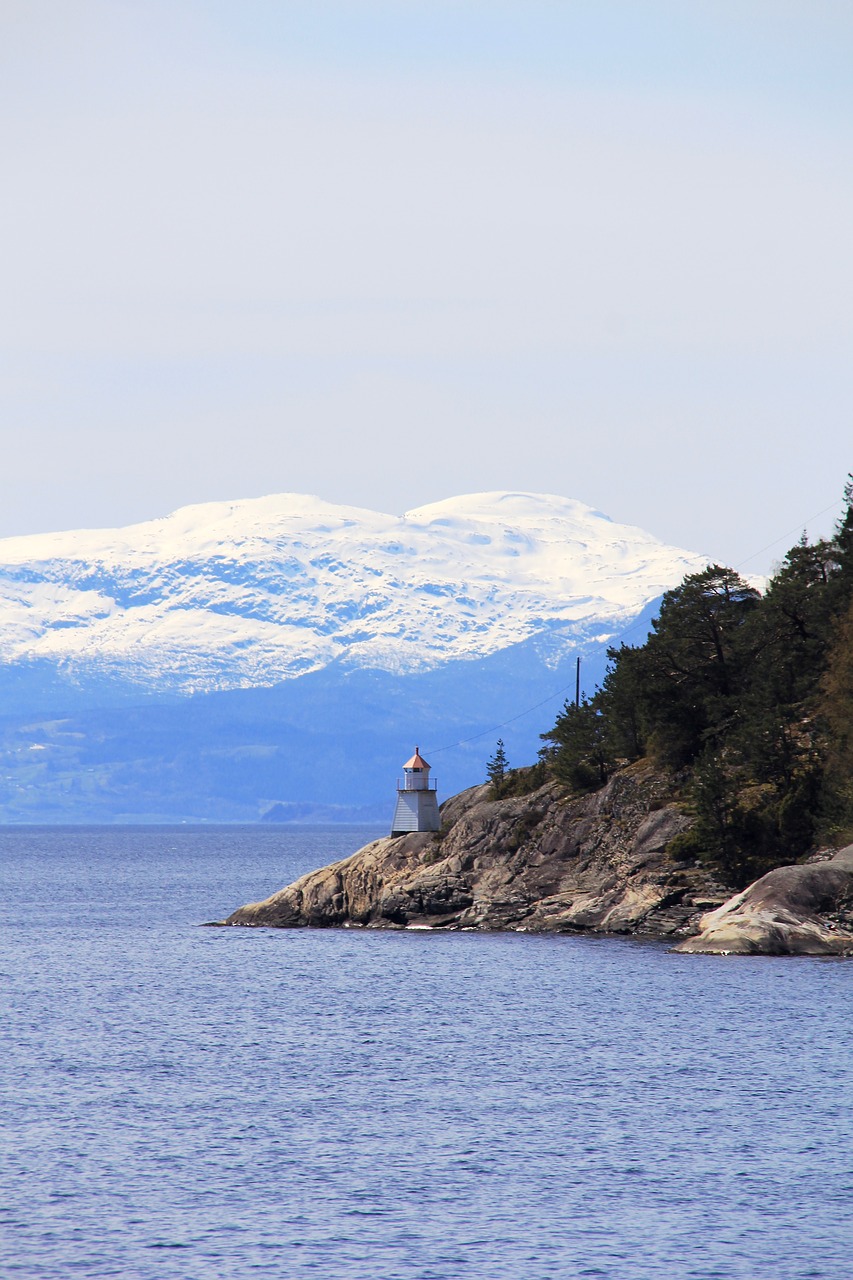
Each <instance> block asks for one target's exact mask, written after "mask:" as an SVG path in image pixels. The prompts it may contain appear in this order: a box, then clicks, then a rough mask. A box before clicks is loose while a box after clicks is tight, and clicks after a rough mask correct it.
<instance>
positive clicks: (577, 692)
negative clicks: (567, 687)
mask: <svg viewBox="0 0 853 1280" xmlns="http://www.w3.org/2000/svg"><path fill="white" fill-rule="evenodd" d="M580 704H581V659H580V654H578V661H577V667H576V668H575V706H576V707H579V706H580Z"/></svg>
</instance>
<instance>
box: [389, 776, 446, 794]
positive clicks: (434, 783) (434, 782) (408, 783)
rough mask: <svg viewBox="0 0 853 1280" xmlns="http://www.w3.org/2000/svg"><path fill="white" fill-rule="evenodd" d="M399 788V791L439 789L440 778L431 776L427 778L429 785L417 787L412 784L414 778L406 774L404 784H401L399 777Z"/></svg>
mask: <svg viewBox="0 0 853 1280" xmlns="http://www.w3.org/2000/svg"><path fill="white" fill-rule="evenodd" d="M397 790H398V791H437V790H438V778H429V779H428V780H427V785H426V786H425V787H424V786H420V787H415V786H413V785H412V779H411V778H410V777H409V776H408V775H406V777H404V778H403V780H402V785H401V782H400V779H399V778H398V779H397Z"/></svg>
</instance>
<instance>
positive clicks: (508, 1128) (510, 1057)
mask: <svg viewBox="0 0 853 1280" xmlns="http://www.w3.org/2000/svg"><path fill="white" fill-rule="evenodd" d="M373 834H375V833H372V832H369V831H365V830H363V829H362V830H357V829H352V828H348V829H342V828H337V829H332V828H328V829H323V830H321V829H316V828H315V829H307V830H303V831H296V830H293V829H288V830H284V829H276V828H268V827H252V828H248V827H224V828H223V827H220V828H198V827H179V828H171V827H168V828H167V827H145V828H39V829H36V828H17V829H16V828H6V829H3V830H2V831H0V863H2V894H3V928H2V962H0V980H2V991H3V1023H2V1026H3V1035H2V1054H0V1076H2V1099H0V1126H2V1139H3V1146H2V1155H0V1161H2V1172H0V1273H2V1275H3V1276H4V1277H6V1276H8V1277H32V1278H38V1280H53V1278H54V1277H57V1278H59V1277H62V1278H63V1280H65V1278H67V1277H69V1276H72V1277H73V1276H93V1277H94V1276H98V1277H101V1276H116V1277H122V1280H168V1278H171V1277H181V1278H182V1280H195V1278H196V1277H198V1278H199V1280H201V1278H204V1280H210V1278H214V1280H219V1278H223V1280H232V1278H236V1277H239V1278H240V1280H242V1278H243V1277H255V1276H258V1277H262V1276H270V1277H284V1278H287V1280H290V1278H293V1280H307V1278H308V1277H322V1278H323V1280H337V1278H341V1280H343V1278H344V1277H346V1280H386V1278H387V1280H455V1278H456V1277H462V1278H464V1277H478V1278H482V1280H504V1278H506V1280H510V1278H511V1280H540V1278H542V1280H544V1278H545V1277H606V1278H607V1280H733V1278H735V1277H737V1278H738V1280H740V1278H742V1280H764V1278H765V1277H766V1280H811V1278H814V1280H818V1278H820V1280H850V1277H851V1275H853V1247H851V1246H853V1235H851V1220H853V1215H851V1208H852V1207H853V1087H851V1077H853V1053H851V1050H853V1018H851V988H853V963H851V962H844V961H821V960H811V959H744V958H734V957H732V958H724V957H705V956H678V955H674V954H672V953H671V952H669V951H668V950H667V948H666V946H664V945H662V944H656V943H648V942H646V943H643V942H638V941H633V940H629V939H624V940H623V939H615V938H603V937H589V938H587V937H565V936H563V937H541V936H538V937H537V936H527V935H523V934H476V933H453V934H444V933H441V932H426V931H406V932H377V931H368V930H297V931H289V930H288V931H279V930H256V929H203V928H199V927H197V926H198V925H199V924H200V923H201V922H203V921H206V920H211V919H217V918H222V917H224V916H225V915H227V914H228V913H229V912H230V911H231V910H232V909H233V908H234V907H236V906H238V905H240V904H241V903H243V902H246V901H249V900H252V899H257V898H261V897H264V896H266V895H267V894H269V893H270V892H272V891H273V890H275V889H276V888H278V887H280V886H281V885H282V884H285V883H286V882H288V881H289V880H291V879H293V878H294V877H295V876H297V875H299V874H300V873H301V872H303V871H305V870H307V869H309V868H311V867H313V866H318V865H320V864H322V863H324V862H327V861H330V860H331V859H333V858H335V857H340V856H344V855H346V854H347V853H349V852H351V851H352V850H354V849H355V848H357V847H358V846H359V845H360V844H362V843H364V842H365V841H366V840H367V839H368V838H371V837H372V835H373Z"/></svg>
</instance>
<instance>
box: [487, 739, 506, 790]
mask: <svg viewBox="0 0 853 1280" xmlns="http://www.w3.org/2000/svg"><path fill="white" fill-rule="evenodd" d="M508 772H509V761H508V760H507V758H506V751H505V750H504V744H503V738H498V741H497V746H496V748H495V754H494V755H493V756H492V758H491V759H490V760H489V761H488V763H487V764H486V776H487V777H488V779H489V782H490V783H491V784H492V792H493V793H494V795H495V798H498V797H499V796H500V794H501V791H502V789H503V784H504V781H505V780H506V775H507V773H508Z"/></svg>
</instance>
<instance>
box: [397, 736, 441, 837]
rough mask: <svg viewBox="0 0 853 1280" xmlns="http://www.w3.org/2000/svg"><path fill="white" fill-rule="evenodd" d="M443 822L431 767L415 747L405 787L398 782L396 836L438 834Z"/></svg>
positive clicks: (405, 779) (407, 767)
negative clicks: (422, 832) (416, 833)
mask: <svg viewBox="0 0 853 1280" xmlns="http://www.w3.org/2000/svg"><path fill="white" fill-rule="evenodd" d="M440 827H441V818H440V817H439V814H438V799H437V797H436V790H435V787H434V786H431V785H430V780H429V765H428V764H427V762H426V760H424V758H423V756H422V755H421V753H420V748H419V747H415V754H414V755H413V756H412V758H411V760H407V761H406V763H405V764H404V765H403V785H402V787H401V786H400V780H399V778H398V779H397V805H396V808H395V809H394V822H393V823H392V826H391V835H392V836H405V835H408V833H409V832H410V831H438V830H439V828H440Z"/></svg>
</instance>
